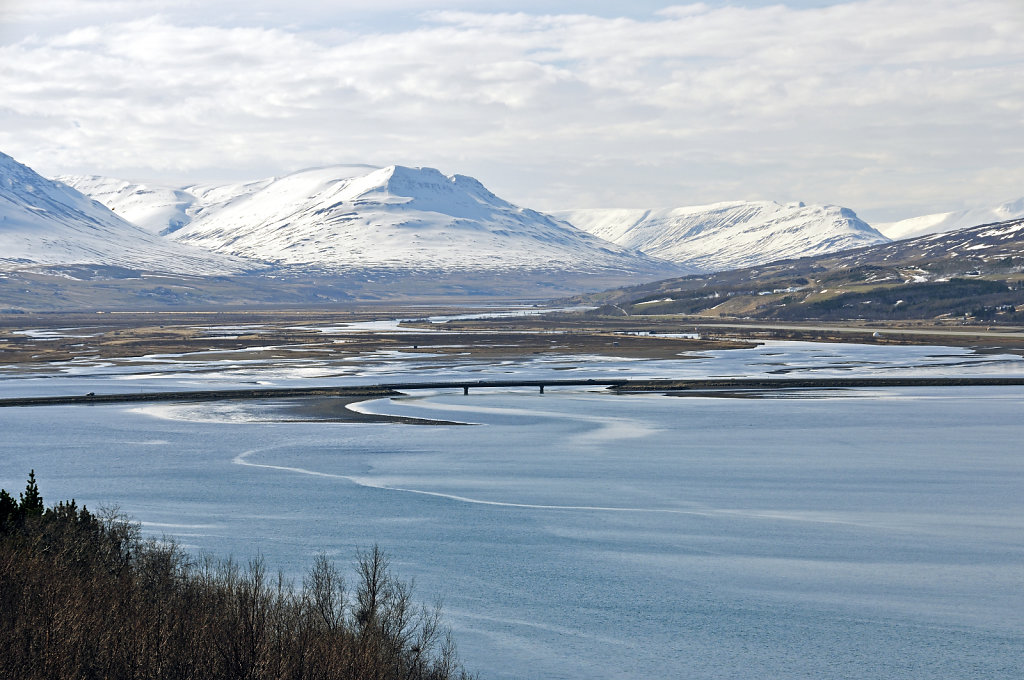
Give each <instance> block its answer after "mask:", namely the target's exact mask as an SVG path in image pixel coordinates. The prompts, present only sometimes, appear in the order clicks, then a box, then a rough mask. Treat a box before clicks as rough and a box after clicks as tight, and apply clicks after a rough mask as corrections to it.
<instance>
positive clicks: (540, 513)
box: [0, 343, 1024, 678]
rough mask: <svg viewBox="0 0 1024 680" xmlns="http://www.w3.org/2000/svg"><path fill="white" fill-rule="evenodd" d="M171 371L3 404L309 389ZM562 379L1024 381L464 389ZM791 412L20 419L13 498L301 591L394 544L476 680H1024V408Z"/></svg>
mask: <svg viewBox="0 0 1024 680" xmlns="http://www.w3.org/2000/svg"><path fill="white" fill-rule="evenodd" d="M185 361H187V362H189V363H188V364H187V365H184V364H183V363H181V362H185ZM181 362H178V363H174V364H171V365H168V366H167V367H165V368H162V369H160V370H153V367H152V366H148V367H146V368H144V369H142V368H135V369H130V368H126V367H124V366H106V367H86V368H81V369H78V368H76V369H75V370H73V371H64V370H62V371H60V372H58V373H57V374H53V375H47V376H44V377H33V378H26V377H22V376H11V377H9V378H8V379H6V380H3V381H0V388H2V389H4V391H5V396H6V395H9V394H15V393H25V392H43V391H46V388H47V387H49V389H50V391H51V392H53V393H60V392H61V391H62V390H69V391H75V390H79V389H81V388H84V387H92V388H93V389H95V390H96V391H97V392H99V391H101V390H105V391H121V390H118V389H113V388H112V386H118V385H120V386H123V384H125V382H126V381H133V380H134V381H137V383H136V384H146V385H152V386H167V385H175V384H181V383H199V384H201V385H214V386H217V387H219V386H222V385H224V384H227V383H231V382H232V381H234V382H235V383H238V384H244V383H245V382H246V381H248V380H252V379H257V380H261V381H264V382H267V383H271V384H296V383H298V382H300V381H301V379H302V375H300V374H296V373H289V372H288V370H287V367H284V368H282V367H280V366H277V367H268V366H264V367H260V366H240V367H237V368H233V369H232V368H229V367H216V370H213V369H212V367H203V366H202V363H201V362H199V361H195V360H194V358H186V359H182V360H181ZM301 368H302V369H303V370H307V369H309V366H303V367H301ZM321 368H322V370H324V371H327V372H330V371H331V370H337V371H339V372H338V373H337V374H336V375H334V376H333V377H334V379H336V380H337V381H338V382H344V381H346V380H351V381H353V382H355V381H363V382H372V381H374V380H375V379H377V378H378V377H379V376H382V375H403V376H404V375H407V374H408V373H409V372H410V371H413V370H416V366H415V365H414V364H411V363H402V361H400V360H395V359H394V358H391V359H388V358H384V357H382V358H381V362H380V363H379V364H378V365H377V366H375V367H372V368H370V369H365V370H363V371H362V372H359V371H354V372H350V373H344V374H343V373H341V372H340V371H341V369H340V368H337V367H332V366H323V367H321ZM556 368H557V369H559V370H558V371H557V374H558V376H559V377H565V376H566V374H567V373H569V374H570V375H571V374H572V373H576V374H577V375H581V376H583V377H585V376H586V375H587V374H592V375H608V374H610V373H615V372H622V373H627V374H629V375H638V376H640V375H646V376H666V377H673V376H680V377H682V376H698V375H764V374H775V375H777V374H780V373H796V374H798V375H807V374H813V375H830V374H843V375H848V374H864V375H882V374H893V373H906V372H912V373H915V374H935V373H941V374H972V375H974V374H986V375H989V374H1009V375H1015V374H1016V375H1019V374H1020V373H1021V371H1022V369H1021V362H1020V360H1019V359H1016V358H1014V357H1008V356H994V355H993V356H981V355H973V354H970V353H967V352H964V351H962V350H946V349H942V348H934V347H933V348H877V347H858V346H851V345H816V346H815V345H808V344H805V343H775V344H773V345H771V346H769V347H765V348H761V349H759V350H753V351H742V352H739V351H736V352H722V353H715V354H710V355H708V356H707V357H705V358H702V359H698V360H691V361H676V362H667V361H661V362H629V361H619V360H609V359H603V358H597V357H594V358H589V359H586V358H584V359H580V358H574V359H568V358H565V359H561V360H551V359H547V360H544V361H523V362H510V363H508V364H503V365H500V366H494V367H481V366H473V365H463V366H456V367H451V368H449V369H447V370H448V371H449V373H450V374H452V375H457V374H460V373H463V374H474V375H475V376H476V377H480V378H483V377H492V376H501V375H508V374H510V373H511V374H518V375H523V376H526V375H530V376H535V375H538V374H546V372H551V373H554V369H556ZM204 369H210V370H209V371H207V372H204ZM481 373H483V375H480V374H481ZM204 375H205V377H203V376H204ZM425 378H426V376H425ZM321 382H322V381H321ZM787 397H788V398H768V399H726V398H692V397H687V398H681V397H673V396H662V395H631V396H615V395H611V394H605V393H603V392H602V391H600V390H596V391H586V390H551V389H549V390H548V393H547V394H545V395H539V394H536V393H534V392H532V391H526V390H524V391H515V390H513V391H479V392H475V393H472V394H470V395H469V396H468V397H467V396H463V395H462V394H461V393H459V394H452V393H423V394H418V395H415V396H410V397H407V398H401V399H395V400H376V401H372V402H366V403H364V404H362V405H361V406H360V407H361V408H363V409H365V410H368V411H372V412H376V413H388V414H396V415H409V416H416V417H419V418H432V419H439V420H446V421H458V422H464V423H472V425H444V426H416V425H396V424H370V425H367V424H339V423H280V422H265V420H266V419H268V418H270V419H272V418H273V417H274V412H273V410H272V409H271V408H268V406H267V405H266V404H261V405H256V404H251V405H247V404H241V405H239V404H233V405H225V406H218V407H211V405H208V404H206V405H200V406H195V405H187V404H185V405H175V404H171V405H152V406H146V407H143V408H138V407H124V406H105V407H97V406H92V407H47V408H24V409H5V410H3V411H2V412H0V428H2V432H3V438H2V440H0V485H2V486H4V487H5V488H8V489H20V488H21V487H22V486H23V485H24V477H25V474H26V473H27V471H28V469H29V468H35V470H36V473H37V476H38V478H39V479H40V483H41V486H42V490H43V493H44V495H45V496H46V499H47V500H48V501H55V500H58V499H61V498H65V497H68V496H71V495H74V496H75V497H76V498H77V499H78V500H79V502H85V503H87V504H88V505H90V506H91V507H92V506H96V505H98V504H100V503H105V502H107V503H109V502H116V503H118V504H120V506H121V507H122V508H123V509H124V510H126V511H127V512H129V513H130V514H131V515H133V516H134V517H135V518H136V519H138V520H139V521H141V522H143V525H144V527H145V529H146V530H147V531H150V532H154V533H158V534H159V533H168V534H170V535H173V536H176V537H177V538H178V539H179V540H180V541H181V542H182V543H184V544H186V545H188V546H189V547H190V548H193V549H195V550H204V551H209V552H213V553H215V554H218V555H226V554H229V553H230V554H233V555H234V556H236V557H238V558H242V559H245V558H247V557H249V556H251V555H253V554H255V553H257V552H259V553H262V554H263V555H264V557H265V558H266V560H267V562H268V563H269V565H271V566H272V567H279V568H281V569H282V570H284V571H285V572H286V573H288V574H290V575H293V576H296V577H301V573H302V571H303V570H304V568H305V567H306V566H307V565H308V564H309V563H310V561H311V557H312V556H313V555H314V554H315V553H317V552H319V551H325V552H327V553H329V554H331V555H333V556H335V557H336V558H337V559H338V560H339V561H340V562H342V563H348V562H350V561H351V558H352V555H353V553H354V551H355V550H356V549H357V548H360V547H365V546H367V545H370V544H372V543H374V542H377V543H380V544H381V545H382V546H383V547H384V548H385V549H386V550H387V551H388V552H389V553H390V554H391V555H392V557H393V560H394V565H395V568H396V571H397V572H398V573H399V574H401V575H402V576H404V577H406V578H414V579H415V580H416V588H417V592H418V593H419V595H420V596H421V597H422V598H423V599H428V600H429V599H432V598H433V597H434V596H441V597H443V598H444V602H445V609H446V612H447V618H448V621H449V623H450V624H451V625H452V626H453V628H454V629H455V633H456V637H457V640H458V642H459V644H460V651H461V653H462V656H463V658H464V660H465V661H466V663H467V666H469V667H470V668H471V669H473V670H479V671H480V672H481V673H482V674H483V675H484V676H485V677H488V678H650V677H695V678H751V677H771V678H894V677H900V678H1019V677H1024V456H1022V455H1021V454H1022V446H1021V442H1022V441H1024V401H1022V398H1021V397H1022V394H1021V392H1020V390H1019V389H1016V388H1013V389H1011V388H981V389H976V388H972V389H965V388H944V389H911V388H900V389H891V390H884V391H870V390H850V391H835V392H819V393H798V394H794V395H787Z"/></svg>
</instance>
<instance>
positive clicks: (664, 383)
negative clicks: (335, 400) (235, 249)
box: [0, 377, 1024, 407]
mask: <svg viewBox="0 0 1024 680" xmlns="http://www.w3.org/2000/svg"><path fill="white" fill-rule="evenodd" d="M979 386H1002V387H1013V386H1024V377H1019V378H1017V377H1013V378H1007V377H959V378H920V377H917V378H719V379H695V380H657V379H655V380H643V379H640V380H626V379H622V378H590V379H586V380H477V381H465V380H448V381H434V382H403V383H380V384H377V385H351V386H329V387H281V388H269V389H268V388H262V389H235V390H184V391H183V390H179V391H174V392H136V393H130V394H95V393H89V394H76V395H57V396H48V397H16V398H11V399H0V407H10V406H59V405H68V404H117V403H135V402H160V401H239V400H248V399H290V398H300V397H387V396H395V395H399V394H401V393H403V392H409V391H413V390H443V389H461V390H462V391H463V393H464V394H469V391H470V390H471V389H484V388H502V387H535V388H538V390H539V391H540V393H541V394H543V393H544V388H545V387H605V388H607V389H610V390H614V391H616V392H623V393H630V392H686V391H706V390H784V389H833V388H858V387H868V388H870V387H979Z"/></svg>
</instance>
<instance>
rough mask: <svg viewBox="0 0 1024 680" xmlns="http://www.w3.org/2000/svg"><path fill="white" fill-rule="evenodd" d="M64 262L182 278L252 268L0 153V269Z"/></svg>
mask: <svg viewBox="0 0 1024 680" xmlns="http://www.w3.org/2000/svg"><path fill="white" fill-rule="evenodd" d="M68 264H90V265H102V266H113V267H125V268H128V269H141V270H149V271H159V272H170V273H185V274H224V273H231V272H239V271H243V270H245V269H250V268H253V267H254V266H256V265H254V264H253V263H248V262H243V261H240V260H238V259H235V258H230V257H224V256H221V255H217V254H215V253H210V252H208V251H204V250H200V249H197V248H193V247H190V246H185V245H182V244H179V243H175V242H173V241H169V240H167V239H165V238H161V237H160V236H157V235H155V234H151V233H149V232H147V231H145V230H143V229H141V228H139V227H138V226H136V225H134V224H131V223H129V222H127V221H126V220H124V219H122V218H121V217H118V216H117V215H116V214H114V213H112V212H111V211H110V210H108V209H107V208H106V207H104V206H103V205H101V204H100V203H98V202H96V201H94V200H91V199H89V198H87V197H86V196H83V195H82V194H81V193H79V192H78V191H76V190H75V189H72V188H71V187H69V186H67V185H65V184H63V183H61V182H55V181H52V180H48V179H46V178H44V177H42V176H41V175H39V174H37V173H36V172H35V171H33V170H32V169H31V168H28V167H27V166H25V165H22V164H21V163H18V162H17V161H15V160H14V159H13V158H11V157H10V156H7V155H6V154H3V153H0V270H11V269H17V268H23V267H26V266H30V265H68Z"/></svg>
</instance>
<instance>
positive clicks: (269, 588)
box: [0, 471, 469, 680]
mask: <svg viewBox="0 0 1024 680" xmlns="http://www.w3.org/2000/svg"><path fill="white" fill-rule="evenodd" d="M0 677H3V678H19V680H36V679H39V680H43V679H47V680H49V679H60V680H75V679H83V680H91V679H93V678H95V679H97V680H98V679H101V678H102V679H108V680H122V679H123V680H157V679H160V680H179V679H180V680H191V679H195V680H200V679H201V680H270V679H274V680H335V679H346V680H348V679H352V680H399V679H401V680H449V679H460V680H466V679H467V678H468V677H469V676H468V675H467V673H466V672H465V670H464V669H463V667H462V665H461V664H460V662H459V661H458V658H457V655H456V652H455V645H454V643H453V642H452V639H451V635H450V632H449V631H448V630H447V629H446V628H445V627H444V626H443V624H442V622H441V618H440V608H439V607H438V606H435V607H425V606H422V605H417V604H416V603H415V602H414V601H413V597H412V589H411V586H410V585H409V584H408V583H405V582H403V581H401V580H399V579H397V578H396V577H395V576H394V575H393V574H392V572H391V569H390V565H389V560H388V557H387V555H386V554H385V553H384V552H383V551H382V550H381V549H380V548H379V547H377V546H374V547H373V548H371V549H368V550H366V551H364V552H360V553H358V555H357V558H356V564H355V584H354V587H353V588H351V589H350V588H348V587H347V585H346V583H345V579H344V577H343V575H342V573H341V572H340V571H339V569H338V568H337V567H336V565H335V564H334V563H333V562H331V561H330V560H328V559H327V558H326V557H325V556H323V555H320V556H317V557H316V558H315V559H314V561H313V564H312V565H311V567H310V568H309V570H308V572H307V573H306V575H305V577H304V578H303V579H302V584H301V586H298V587H296V586H295V585H294V584H293V583H291V582H290V581H288V580H287V579H285V578H284V576H283V575H281V574H278V575H277V576H276V577H273V578H272V577H269V576H268V575H267V573H266V567H265V565H264V562H263V560H262V559H260V558H256V559H253V560H250V561H249V562H248V563H247V564H246V565H244V566H243V565H240V564H238V563H236V562H235V561H233V560H231V559H226V560H218V559H214V558H212V557H209V556H207V557H195V556H192V555H189V554H188V553H186V552H185V551H184V550H183V549H182V548H181V547H180V546H178V545H176V544H175V543H174V542H173V541H171V540H167V539H163V540H156V539H153V538H144V537H143V536H142V535H141V532H140V530H139V526H138V525H137V524H135V523H132V522H130V521H128V520H127V519H126V518H125V517H124V516H123V515H121V514H120V513H118V512H117V511H116V510H104V511H102V512H100V513H92V512H90V511H89V510H87V509H86V508H85V507H81V508H79V507H78V505H77V504H76V503H75V501H74V500H71V501H68V502H61V503H58V504H57V505H54V506H52V507H49V508H45V507H44V505H43V499H42V496H41V495H40V493H39V488H38V485H37V484H36V480H35V472H34V471H33V472H32V473H30V475H29V479H28V484H27V485H26V488H25V491H24V492H22V493H21V494H20V495H19V497H18V499H15V498H14V497H13V496H12V495H11V494H9V493H8V492H7V491H6V490H0Z"/></svg>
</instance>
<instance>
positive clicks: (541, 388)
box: [540, 385, 544, 394]
mask: <svg viewBox="0 0 1024 680" xmlns="http://www.w3.org/2000/svg"><path fill="white" fill-rule="evenodd" d="M540 393H541V394H544V385H541V386H540Z"/></svg>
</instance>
